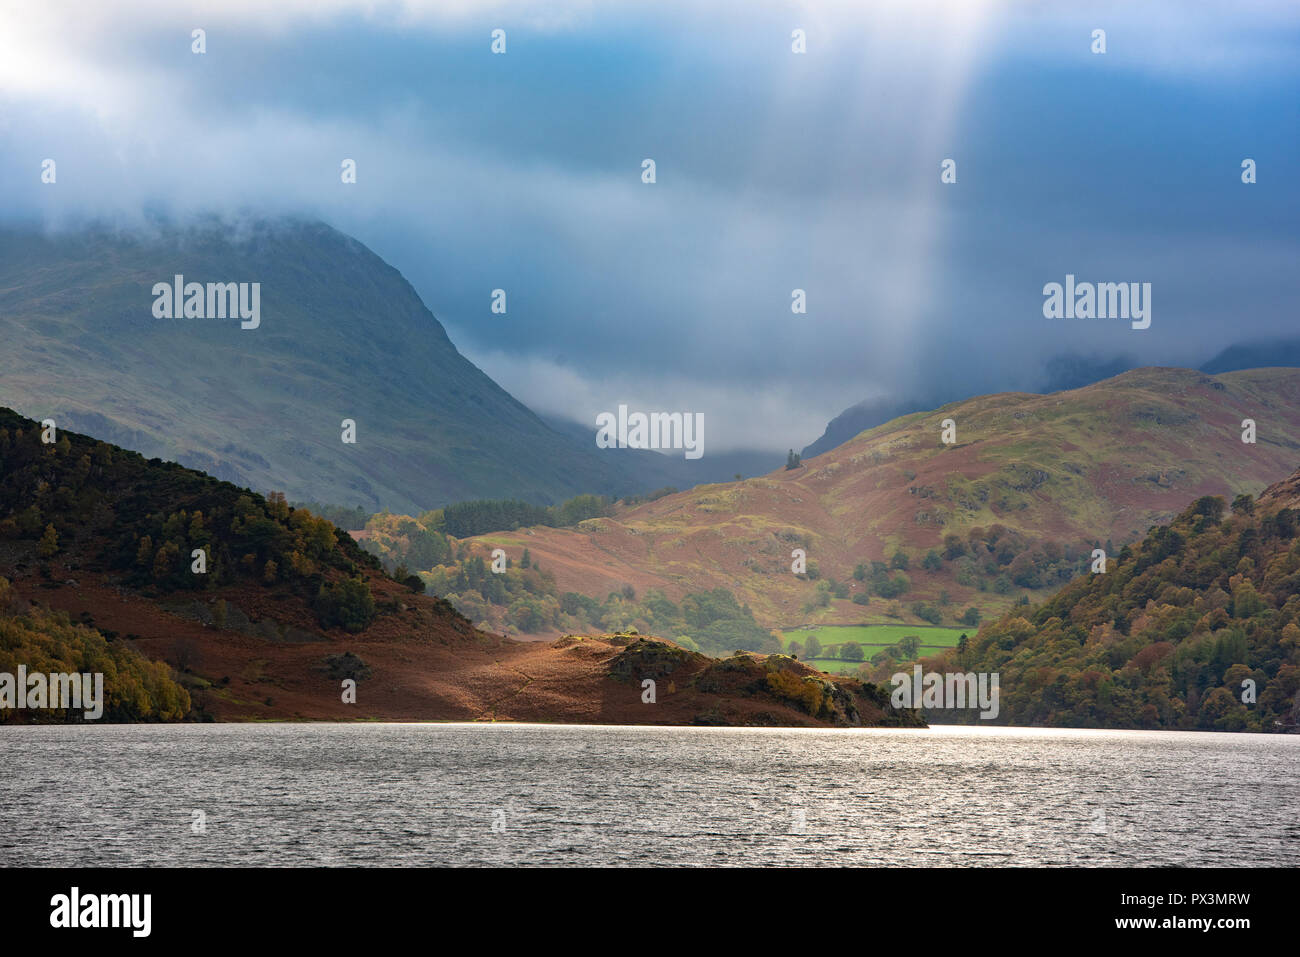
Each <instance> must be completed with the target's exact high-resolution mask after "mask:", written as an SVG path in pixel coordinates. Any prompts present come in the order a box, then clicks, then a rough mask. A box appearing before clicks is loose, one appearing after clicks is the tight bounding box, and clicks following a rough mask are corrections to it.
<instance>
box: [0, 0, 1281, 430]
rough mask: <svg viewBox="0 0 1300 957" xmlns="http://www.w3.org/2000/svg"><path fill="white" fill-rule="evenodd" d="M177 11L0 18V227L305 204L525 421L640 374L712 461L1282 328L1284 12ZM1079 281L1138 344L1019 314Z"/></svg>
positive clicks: (601, 399)
mask: <svg viewBox="0 0 1300 957" xmlns="http://www.w3.org/2000/svg"><path fill="white" fill-rule="evenodd" d="M198 9H199V8H191V7H185V6H177V5H175V4H173V3H170V2H164V0H123V2H121V3H117V4H113V5H89V6H87V5H84V4H80V3H73V2H69V0H50V2H46V3H44V4H39V5H38V4H29V5H26V6H24V8H23V9H22V10H21V11H19V12H18V13H16V14H15V15H13V16H11V17H10V18H9V20H8V21H7V23H6V27H7V29H6V30H5V31H4V32H3V33H0V134H3V135H2V136H0V209H2V210H3V213H0V217H4V218H17V217H32V216H36V217H39V218H42V219H44V220H45V221H47V222H49V223H54V224H59V223H62V224H64V225H67V224H74V223H77V222H80V221H82V220H84V219H85V218H86V217H88V216H98V217H107V218H112V219H117V220H125V221H127V222H130V221H136V222H139V221H142V219H143V213H144V211H146V210H154V209H162V210H166V211H169V212H171V213H172V214H173V215H176V216H186V215H192V214H198V213H206V212H211V211H217V212H226V213H233V212H236V211H247V210H253V211H256V212H258V213H261V214H265V215H268V216H271V215H278V214H295V215H304V214H305V215H316V216H319V217H321V218H323V219H325V220H327V221H328V222H330V223H331V224H333V225H335V226H337V227H339V228H340V229H343V230H344V231H347V232H349V233H351V234H353V235H355V236H357V237H358V238H359V239H361V240H362V241H363V242H366V243H367V245H369V246H370V247H371V248H373V249H374V250H375V251H376V252H378V253H379V254H380V255H381V256H383V257H384V258H385V259H387V260H388V261H389V262H391V263H393V264H394V265H395V266H397V267H398V268H399V269H400V270H401V271H402V272H403V274H404V275H405V276H406V277H407V278H408V279H409V280H410V281H411V282H412V284H413V285H414V286H415V288H416V289H417V291H418V292H419V293H420V294H421V295H422V297H423V298H424V299H425V301H426V303H427V304H428V305H429V306H430V308H431V309H432V310H433V311H434V313H435V314H436V315H437V316H438V317H439V319H440V320H442V321H443V323H444V324H445V325H446V326H447V328H448V331H449V333H450V334H451V336H452V338H453V341H455V342H456V343H457V344H458V346H459V347H460V348H461V349H462V350H463V351H465V352H466V353H467V354H468V355H470V356H472V357H474V358H475V359H476V360H477V361H480V362H481V363H482V364H483V366H484V368H485V370H486V371H488V372H489V373H490V374H492V375H493V376H494V377H495V378H497V379H498V381H500V382H501V384H502V385H503V386H504V387H505V388H507V389H508V390H510V391H512V392H514V393H515V394H517V395H518V396H519V397H520V398H522V399H523V400H524V401H526V402H528V403H530V404H532V405H534V406H535V407H537V408H538V409H539V410H542V411H548V412H555V413H558V414H563V415H568V416H571V417H587V416H588V413H590V416H591V417H594V412H595V411H599V410H603V409H605V408H608V407H609V406H610V404H611V403H615V404H616V403H617V402H618V401H621V400H620V399H619V398H618V396H619V390H620V388H626V384H627V383H629V382H631V383H635V384H636V385H635V388H634V389H633V392H634V395H632V396H631V397H630V398H631V400H632V401H635V402H639V403H644V404H645V405H646V406H647V407H650V408H678V407H681V408H684V409H685V408H690V409H694V410H700V411H705V412H706V413H708V415H709V416H710V419H709V421H710V423H711V434H710V441H711V442H713V443H716V447H717V448H718V449H720V450H721V449H730V448H741V447H746V446H753V445H757V446H758V447H763V448H773V449H781V450H783V449H785V448H788V447H792V446H793V447H796V448H797V447H800V446H801V445H803V444H806V443H807V442H808V441H809V440H811V439H812V438H814V437H816V436H817V435H819V434H820V433H821V430H822V427H823V426H824V424H825V422H826V421H827V420H828V419H829V418H830V417H831V416H833V415H835V414H836V413H837V412H839V411H840V410H841V409H843V408H844V407H845V406H848V405H850V404H853V403H855V402H857V401H859V400H862V399H866V398H870V397H873V396H875V395H882V394H890V393H893V394H898V393H905V394H911V395H915V394H918V393H923V392H926V391H927V390H928V389H931V388H934V389H937V390H939V391H956V392H961V391H967V392H975V391H985V390H991V389H1006V388H1031V387H1033V386H1034V385H1035V384H1036V383H1037V382H1038V381H1039V380H1041V378H1042V376H1043V373H1044V368H1045V363H1046V361H1047V360H1048V359H1050V358H1051V357H1052V356H1054V355H1058V354H1061V353H1069V352H1086V353H1095V354H1100V355H1113V354H1125V355H1136V356H1138V357H1139V358H1141V359H1142V360H1143V361H1153V362H1166V363H1167V362H1173V361H1177V362H1191V363H1194V362H1195V361H1196V360H1197V359H1199V358H1204V357H1205V356H1208V355H1209V354H1210V353H1212V352H1214V351H1217V349H1218V348H1219V347H1221V346H1222V345H1225V344H1227V343H1228V342H1230V341H1236V339H1238V338H1242V337H1250V336H1262V335H1263V334H1264V333H1271V332H1275V331H1286V329H1287V326H1288V324H1292V327H1293V323H1294V308H1293V306H1292V305H1291V303H1293V302H1294V301H1295V297H1296V295H1297V294H1298V293H1300V281H1297V280H1296V279H1294V278H1291V274H1292V273H1294V270H1291V269H1289V268H1288V264H1289V263H1290V262H1293V261H1294V257H1295V253H1296V248H1295V247H1296V238H1295V234H1294V221H1295V217H1296V214H1297V212H1300V193H1298V191H1297V190H1298V187H1297V185H1296V184H1295V183H1294V182H1291V181H1290V179H1289V178H1288V176H1287V175H1286V172H1285V171H1286V169H1287V164H1288V163H1289V162H1290V158H1291V157H1293V156H1294V155H1295V154H1296V152H1297V149H1300V142H1298V139H1297V136H1298V135H1297V132H1296V127H1295V124H1294V89H1295V79H1296V76H1295V74H1296V72H1297V69H1298V68H1297V66H1296V63H1297V62H1300V59H1298V58H1297V57H1296V56H1295V53H1296V52H1297V48H1298V47H1300V38H1298V37H1297V29H1296V27H1297V14H1296V12H1295V10H1293V9H1291V8H1289V7H1288V6H1286V5H1281V4H1252V5H1251V6H1250V7H1248V8H1246V9H1247V12H1246V13H1245V14H1241V13H1239V12H1238V11H1239V10H1241V9H1242V8H1241V7H1239V6H1231V5H1226V4H1225V5H1222V6H1219V5H1209V4H1206V5H1198V6H1196V7H1194V8H1190V9H1184V7H1183V6H1182V5H1174V4H1150V5H1142V6H1141V7H1134V6H1132V5H1129V4H1105V5H1101V6H1096V7H1092V8H1089V10H1088V11H1087V13H1086V15H1081V14H1076V13H1073V12H1070V11H1065V12H1062V11H1061V10H1060V9H1059V8H1058V7H1057V6H1056V5H1050V4H1040V5H1010V4H1000V3H966V2H962V3H957V2H953V3H926V2H921V3H903V2H898V3H886V4H872V5H870V6H869V7H868V6H867V5H861V4H857V3H847V2H846V3H807V4H784V3H781V4H778V3H769V4H754V3H739V2H735V3H686V2H680V3H668V4H649V3H627V4H618V5H598V4H591V3H557V2H553V0H552V2H546V3H506V4H495V5H483V4H478V3H470V2H465V3H446V2H441V0H440V2H436V3H435V2H430V3H353V2H344V0H321V2H317V0H310V2H309V0H289V2H284V3H276V4H267V3H262V2H260V0H256V2H255V0H234V2H229V3H223V4H221V5H214V6H212V7H209V8H207V9H206V10H204V11H202V12H196V10H198ZM497 25H502V26H504V27H505V28H506V29H507V30H508V34H509V38H510V39H509V51H510V52H509V53H508V54H507V55H506V56H504V57H498V56H493V55H492V54H491V53H490V49H489V42H490V41H489V33H490V30H491V29H492V28H493V27H494V26H497ZM196 26H202V27H203V28H204V29H206V30H207V31H208V50H209V52H208V53H207V54H204V55H203V56H197V55H194V54H192V53H191V52H190V39H189V36H190V30H191V29H192V28H194V27H196ZM796 26H797V27H799V28H801V29H804V30H806V31H807V36H808V44H809V47H808V50H809V52H808V53H807V54H805V55H794V54H792V53H791V52H790V31H791V29H793V28H794V27H796ZM1094 26H1102V27H1104V28H1105V29H1107V31H1108V52H1107V54H1106V56H1105V57H1096V56H1093V55H1091V54H1090V53H1088V52H1087V51H1088V40H1089V36H1090V33H1091V30H1092V29H1093V27H1094ZM1243 90H1245V91H1246V92H1248V93H1249V95H1248V96H1247V95H1245V94H1244V93H1243ZM1246 155H1249V156H1252V157H1254V158H1256V159H1257V160H1258V161H1259V163H1260V182H1259V184H1258V185H1257V186H1254V187H1245V186H1243V185H1242V184H1240V182H1239V180H1238V176H1237V166H1238V164H1239V162H1240V159H1241V157H1242V156H1246ZM47 157H49V158H55V159H56V160H57V161H58V164H59V165H58V169H59V179H58V183H57V185H56V186H53V187H50V186H45V185H43V184H41V182H40V179H39V174H40V163H41V160H42V159H44V158H47ZM647 157H650V158H653V159H655V161H656V163H657V172H658V182H657V183H655V184H654V185H653V186H649V185H645V184H643V183H641V180H640V173H641V161H642V160H643V159H644V158H647ZM344 158H351V159H354V160H356V162H357V164H358V182H357V184H356V185H355V186H344V185H343V184H341V183H340V181H339V167H340V163H341V161H342V160H343V159H344ZM944 158H954V159H955V160H956V162H957V168H958V182H957V183H956V184H954V185H952V186H945V185H943V184H941V183H940V182H939V164H940V162H941V161H942V160H943V159H944ZM1068 271H1072V272H1074V273H1076V274H1077V275H1083V274H1085V273H1087V274H1089V275H1092V276H1094V278H1096V279H1098V280H1103V281H1105V280H1128V279H1131V280H1141V281H1150V282H1152V283H1153V285H1154V286H1155V303H1156V310H1157V311H1156V314H1155V317H1154V322H1153V326H1152V329H1151V330H1150V331H1149V334H1144V335H1142V336H1135V335H1133V334H1132V333H1131V332H1125V331H1124V330H1121V329H1120V328H1118V327H1113V328H1112V327H1105V326H1091V327H1084V326H1079V325H1051V324H1048V323H1046V321H1045V320H1043V319H1042V317H1041V311H1040V307H1041V294H1040V290H1041V288H1042V285H1043V284H1044V283H1045V282H1048V281H1054V280H1056V281H1059V280H1060V279H1061V277H1062V276H1063V275H1064V274H1065V273H1066V272H1068ZM496 288H503V289H505V290H506V291H507V294H508V297H509V310H508V313H507V315H506V316H496V315H493V314H492V313H491V312H490V310H489V301H490V298H489V297H490V294H491V291H492V290H493V289H496ZM796 288H798V289H803V290H805V291H806V293H807V300H808V313H807V314H806V315H795V314H793V313H792V312H791V311H790V301H791V292H792V290H794V289H796ZM940 387H942V388H940ZM715 422H716V423H717V425H716V428H715V427H713V423H715Z"/></svg>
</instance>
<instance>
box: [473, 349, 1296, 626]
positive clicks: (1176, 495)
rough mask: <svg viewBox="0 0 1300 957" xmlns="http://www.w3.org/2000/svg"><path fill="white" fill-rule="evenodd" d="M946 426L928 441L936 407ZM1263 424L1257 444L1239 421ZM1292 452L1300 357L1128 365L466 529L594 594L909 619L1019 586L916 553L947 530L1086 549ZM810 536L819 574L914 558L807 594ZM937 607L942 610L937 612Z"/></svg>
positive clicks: (1279, 465) (1240, 481) (835, 617)
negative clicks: (868, 582) (902, 588)
mask: <svg viewBox="0 0 1300 957" xmlns="http://www.w3.org/2000/svg"><path fill="white" fill-rule="evenodd" d="M949 418H951V419H953V420H954V421H955V423H956V438H957V441H956V443H955V444H953V445H944V444H942V443H941V442H940V430H941V423H942V421H943V420H944V419H949ZM1246 418H1251V419H1254V420H1255V421H1256V423H1257V429H1258V440H1257V442H1256V443H1255V444H1244V443H1243V442H1242V441H1241V432H1242V430H1241V422H1242V420H1243V419H1246ZM1297 464H1300V370H1296V369H1255V370H1249V371H1244V372H1232V373H1225V374H1222V375H1217V376H1210V375H1205V374H1203V373H1200V372H1194V371H1189V370H1184V369H1168V368H1147V369H1138V370H1134V371H1132V372H1128V373H1125V374H1124V375H1121V376H1117V377H1115V378H1113V379H1109V380H1106V381H1104V382H1100V383H1097V384H1095V385H1091V386H1088V387H1086V388H1082V389H1077V390H1073V391H1069V392H1060V393H1054V394H1051V395H1030V394H1024V393H1003V394H998V395H990V396H982V397H979V398H975V399H970V400H967V401H963V402H956V403H952V404H950V405H947V406H944V407H943V408H941V409H937V410H935V411H933V412H926V413H918V414H915V415H910V416H905V417H903V418H900V419H897V420H895V421H893V422H889V423H886V424H885V425H882V426H879V427H877V428H875V429H871V430H869V431H867V432H863V433H862V434H860V435H858V436H857V437H856V438H854V439H852V440H851V441H849V442H846V443H845V444H843V445H841V446H839V447H838V448H835V449H833V450H831V451H830V452H827V453H825V454H823V455H820V456H818V457H816V458H814V459H810V460H808V461H806V462H805V463H804V464H803V467H802V468H799V469H794V470H790V471H778V472H773V473H771V474H769V475H766V476H763V477H761V478H752V479H748V480H745V481H741V482H735V483H727V484H720V485H709V486H701V487H698V488H695V489H692V490H690V491H687V492H682V493H678V494H675V495H670V496H667V497H665V498H661V499H659V500H657V501H654V502H650V503H648V504H645V505H641V506H639V507H636V508H631V509H627V510H624V511H621V512H620V513H618V514H617V515H616V516H615V517H613V518H608V519H593V520H589V521H587V522H584V523H582V524H581V525H580V526H578V527H577V528H576V529H552V528H531V529H521V530H519V531H517V532H512V533H501V534H493V535H485V536H482V537H480V538H478V539H476V540H474V541H475V542H476V543H477V544H478V545H480V546H481V547H482V548H484V549H485V550H486V549H488V548H491V547H497V546H503V547H505V548H506V549H507V551H508V552H509V553H510V554H511V555H518V554H519V552H520V551H522V549H523V548H524V547H525V546H526V547H527V548H528V549H529V550H530V552H531V554H532V555H533V557H534V558H535V559H536V560H537V561H538V562H539V563H540V564H541V565H542V566H543V567H545V568H547V569H548V570H549V571H550V572H551V573H552V574H554V576H555V578H556V584H557V587H558V588H559V590H560V591H577V592H581V593H584V594H588V595H592V596H593V597H603V596H604V595H606V594H608V593H609V592H610V591H612V590H615V589H617V588H619V587H620V586H622V585H623V584H631V585H632V586H633V587H635V588H636V589H637V591H638V593H641V592H643V591H645V590H646V589H650V588H659V589H662V590H663V591H664V592H665V593H666V594H667V595H668V596H669V597H670V598H673V599H674V600H677V599H680V597H681V596H682V595H683V594H685V593H687V592H692V591H699V590H703V589H709V588H715V587H718V586H722V587H726V588H728V589H731V590H732V591H733V592H734V593H735V594H736V596H737V598H738V599H739V600H741V601H743V602H746V603H748V604H749V605H750V606H751V607H752V609H753V611H754V614H755V616H756V618H757V619H758V620H759V621H760V622H761V623H763V624H765V625H767V626H772V627H779V626H790V625H794V624H797V623H801V622H804V621H808V620H810V619H811V620H815V621H820V622H823V623H829V622H860V621H887V620H893V619H890V618H889V617H887V614H888V612H889V611H893V612H894V613H895V614H901V616H902V618H903V620H906V621H908V622H914V621H916V620H917V619H915V618H914V617H913V616H912V615H911V614H910V611H909V606H910V605H911V603H912V602H914V601H917V600H926V601H935V600H937V599H938V598H939V597H940V594H941V592H947V593H948V596H949V598H950V599H951V602H952V605H951V606H950V607H952V608H963V607H965V606H967V605H969V604H975V605H978V606H980V607H981V609H982V610H984V611H985V612H986V614H988V613H992V612H997V611H1002V610H1005V608H1006V607H1008V606H1009V605H1010V604H1011V603H1012V602H1013V601H1014V600H1016V598H1017V597H1018V596H1019V595H1020V594H1022V593H1024V592H1025V591H1026V590H1027V589H1026V588H1022V587H1017V588H1016V589H1015V590H1014V592H1012V593H1010V594H1004V595H995V594H993V593H992V592H988V591H986V592H980V591H977V590H976V589H975V588H973V587H967V586H964V585H962V584H959V583H958V582H957V581H956V580H955V577H954V572H953V567H952V565H951V564H950V563H947V562H945V564H944V566H943V568H942V569H940V570H939V571H937V572H933V573H932V572H926V571H921V570H920V569H919V568H918V567H917V566H918V561H919V559H920V558H921V557H922V556H923V555H924V554H925V553H926V552H927V551H928V550H929V549H938V548H940V547H941V546H942V543H943V539H944V536H945V535H947V534H950V533H956V534H958V535H961V536H963V537H964V536H965V535H966V534H967V533H968V532H969V531H970V529H972V528H973V527H981V528H988V527H990V526H994V525H1001V526H1004V527H1006V528H1008V529H1012V530H1015V531H1016V532H1018V533H1020V534H1021V535H1022V536H1023V537H1024V538H1025V539H1026V540H1028V541H1030V542H1054V543H1057V544H1059V545H1064V546H1066V547H1068V548H1073V549H1074V550H1075V551H1076V552H1081V553H1085V554H1086V552H1087V551H1088V550H1089V549H1091V548H1092V547H1094V545H1097V544H1102V543H1104V542H1106V541H1107V540H1108V539H1109V540H1112V541H1113V543H1114V545H1115V546H1116V548H1118V546H1119V545H1121V544H1122V543H1124V542H1128V541H1133V540H1135V539H1137V538H1139V537H1140V536H1141V535H1143V534H1144V533H1145V532H1146V530H1147V529H1148V528H1150V527H1151V526H1152V525H1154V524H1157V523H1159V522H1163V521H1167V520H1169V519H1170V518H1171V517H1172V516H1173V515H1174V514H1175V513H1176V512H1177V510H1178V509H1180V508H1181V507H1182V506H1183V505H1185V503H1186V502H1188V501H1190V500H1192V499H1195V498H1197V497H1199V496H1202V495H1225V496H1228V497H1229V499H1231V498H1232V497H1233V496H1235V495H1237V494H1241V493H1248V494H1257V493H1259V492H1260V491H1261V490H1262V489H1263V488H1264V487H1265V486H1266V485H1268V484H1269V483H1270V482H1273V481H1276V480H1277V479H1278V478H1279V477H1280V476H1283V475H1287V474H1289V473H1290V472H1291V471H1293V470H1294V469H1295V467H1296V466H1297ZM795 547H804V548H806V549H807V553H808V559H809V560H810V561H813V562H816V563H817V565H818V567H819V571H820V574H821V575H822V576H823V577H826V576H829V577H833V578H836V579H838V580H840V581H845V580H848V581H849V582H850V583H851V586H852V588H854V589H859V590H860V589H861V588H862V587H863V585H862V584H861V583H858V582H853V581H852V579H851V577H850V576H851V573H852V571H853V569H854V566H855V565H856V564H858V563H860V562H867V563H869V562H871V561H873V560H877V561H881V560H887V559H888V558H889V557H890V556H891V555H892V554H893V552H894V551H895V550H896V549H899V548H901V549H903V550H905V551H906V552H908V553H909V555H910V556H911V559H912V565H911V569H910V570H909V571H908V575H909V576H910V577H911V579H912V586H913V587H912V590H911V591H909V592H908V593H907V594H906V595H905V596H903V598H902V599H901V600H900V601H899V602H898V603H897V604H894V605H891V603H890V602H888V601H884V600H881V599H877V598H872V600H871V603H870V604H869V605H867V606H861V605H854V604H852V603H851V602H850V601H847V600H837V601H834V602H833V603H832V604H831V606H830V607H829V608H828V609H825V610H822V611H818V612H815V613H813V614H812V615H811V616H810V615H809V614H808V613H807V612H806V611H805V608H806V607H807V602H808V598H809V596H810V595H811V594H812V593H813V589H814V587H815V585H814V583H812V582H809V581H805V580H801V579H799V578H796V577H795V576H794V575H793V574H792V573H791V570H790V566H791V550H792V549H793V548H795ZM945 623H946V624H947V623H949V622H947V621H946V620H945Z"/></svg>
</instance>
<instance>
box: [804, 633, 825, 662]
mask: <svg viewBox="0 0 1300 957" xmlns="http://www.w3.org/2000/svg"><path fill="white" fill-rule="evenodd" d="M804 651H805V653H806V654H807V655H808V657H809V658H820V657H821V654H822V643H821V642H820V641H818V640H817V636H816V635H809V636H808V641H807V642H806V643H805V644H804Z"/></svg>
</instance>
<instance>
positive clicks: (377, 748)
mask: <svg viewBox="0 0 1300 957" xmlns="http://www.w3.org/2000/svg"><path fill="white" fill-rule="evenodd" d="M0 775H2V776H0V866H13V865H38V864H46V865H168V864H171V865H183V866H184V865H205V864H230V865H304V864H325V865H375V864H398V865H430V864H434V865H437V864H444V865H446V864H455V865H476V864H495V865H506V864H525V865H554V864H576V865H617V864H643V865H655V866H662V865H731V864H751V865H879V864H905V865H981V864H984V865H989V864H992V865H1008V864H1049V865H1051V864H1061V865H1064V864H1081V865H1161V864H1168V865H1210V864H1218V865H1295V864H1297V863H1300V736H1285V737H1284V736H1270V735H1232V734H1196V733H1182V732H1138V731H1131V732H1127V731H1118V732H1116V731H1057V730H1033V729H1030V730H1019V729H1004V728H965V727H947V728H932V729H930V730H916V731H892V730H878V729H872V730H845V731H837V730H782V729H730V728H649V727H633V728H627V727H618V728H615V727H575V726H555V725H545V726H543V725H482V724H478V725H453V724H429V725H413V724H350V725H323V724H311V725H307V724H284V725H270V724H258V725H184V726H170V727H169V726H157V725H155V726H81V727H67V726H61V727H21V728H20V727H0ZM195 812H202V815H203V818H202V824H203V827H202V828H201V829H200V828H198V826H197V824H198V822H199V820H200V819H199V816H198V815H197V814H196V813H195Z"/></svg>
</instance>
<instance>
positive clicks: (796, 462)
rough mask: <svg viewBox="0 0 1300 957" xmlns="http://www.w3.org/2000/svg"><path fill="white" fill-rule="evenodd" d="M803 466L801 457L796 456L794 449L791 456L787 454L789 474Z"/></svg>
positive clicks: (786, 461)
mask: <svg viewBox="0 0 1300 957" xmlns="http://www.w3.org/2000/svg"><path fill="white" fill-rule="evenodd" d="M802 464H803V463H802V461H801V459H800V457H799V456H798V455H795V452H794V449H791V450H790V452H789V454H787V455H786V457H785V468H786V471H787V472H788V471H789V470H790V469H797V468H799V466H800V465H802Z"/></svg>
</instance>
